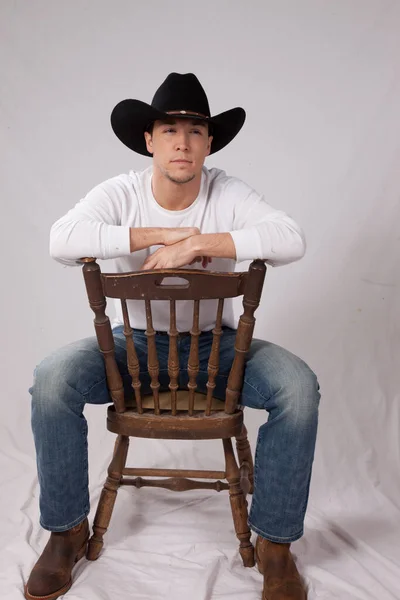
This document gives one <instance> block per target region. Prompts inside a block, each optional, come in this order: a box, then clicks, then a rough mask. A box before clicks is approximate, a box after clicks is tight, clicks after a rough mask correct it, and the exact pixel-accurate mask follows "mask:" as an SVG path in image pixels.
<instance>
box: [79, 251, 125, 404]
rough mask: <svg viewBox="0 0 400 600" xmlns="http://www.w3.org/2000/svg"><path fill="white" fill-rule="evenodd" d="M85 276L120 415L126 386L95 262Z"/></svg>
mask: <svg viewBox="0 0 400 600" xmlns="http://www.w3.org/2000/svg"><path fill="white" fill-rule="evenodd" d="M83 276H84V280H85V285H86V291H87V294H88V298H89V304H90V308H91V309H92V310H93V312H94V314H95V318H94V327H95V330H96V336H97V341H98V343H99V348H100V352H101V353H102V355H103V357H104V362H105V367H106V377H107V386H108V389H109V391H110V396H111V398H112V401H113V402H114V406H115V410H116V411H117V412H118V413H122V412H123V411H124V408H125V407H124V386H123V383H122V377H121V375H120V372H119V369H118V365H117V362H116V360H115V345H114V338H113V334H112V329H111V325H110V319H109V318H108V317H107V315H106V312H105V309H106V305H107V303H106V299H105V297H104V294H103V290H102V281H101V274H100V267H99V265H98V264H97V263H96V262H95V261H94V260H90V262H87V263H86V264H85V265H84V267H83Z"/></svg>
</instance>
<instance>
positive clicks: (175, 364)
mask: <svg viewBox="0 0 400 600" xmlns="http://www.w3.org/2000/svg"><path fill="white" fill-rule="evenodd" d="M168 333H169V352H168V375H169V385H168V387H169V389H170V391H171V413H172V414H173V415H176V400H177V390H178V380H179V357H178V330H177V328H176V302H175V300H171V301H170V330H169V332H168Z"/></svg>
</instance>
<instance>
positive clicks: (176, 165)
mask: <svg viewBox="0 0 400 600" xmlns="http://www.w3.org/2000/svg"><path fill="white" fill-rule="evenodd" d="M144 135H145V139H146V146H147V150H148V151H149V152H150V153H151V154H152V155H153V166H154V168H156V169H158V170H159V171H160V172H161V174H162V175H164V177H166V178H167V179H169V180H170V181H173V182H174V183H178V184H183V183H188V182H189V181H193V179H195V178H196V177H200V174H201V170H202V167H203V164H204V160H205V158H206V156H208V155H209V154H210V149H211V141H212V136H210V135H208V125H207V123H206V122H203V121H196V120H193V121H192V120H190V119H179V118H178V119H175V118H173V119H168V120H166V121H155V122H154V126H153V132H152V133H149V132H147V131H146V132H145V134H144Z"/></svg>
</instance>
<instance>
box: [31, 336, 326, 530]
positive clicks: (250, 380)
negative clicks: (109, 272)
mask: <svg viewBox="0 0 400 600" xmlns="http://www.w3.org/2000/svg"><path fill="white" fill-rule="evenodd" d="M113 333H114V339H115V352H116V359H117V362H118V366H119V369H120V372H121V375H122V376H123V380H124V385H125V386H126V391H127V393H128V392H129V391H130V389H131V388H130V376H129V373H128V369H127V364H126V344H125V337H124V335H123V332H122V327H118V328H115V329H114V332H113ZM235 334H236V332H235V330H233V329H229V328H224V334H223V336H222V339H221V355H220V372H219V375H218V379H217V382H216V383H217V386H216V388H215V395H216V396H217V397H219V398H221V399H224V391H225V387H226V382H227V376H228V373H229V369H230V366H231V363H232V359H233V352H234V337H235ZM134 339H135V345H136V349H137V354H138V358H139V361H140V366H141V379H142V381H143V386H144V391H149V392H150V386H149V383H150V381H149V376H148V373H147V340H146V336H145V335H144V332H143V331H140V330H136V331H135V334H134ZM211 340H212V334H211V332H205V333H202V334H201V336H200V339H199V355H200V372H199V377H198V390H199V391H204V392H205V391H206V382H207V361H208V354H209V351H210V347H211ZM156 342H157V351H158V358H159V363H160V383H161V386H162V388H165V389H168V387H167V386H168V382H169V378H168V370H167V361H168V342H169V338H168V336H166V335H161V334H157V335H156ZM189 347H190V337H181V338H179V357H180V367H181V379H180V382H179V383H180V385H181V386H182V387H185V385H186V384H187V374H186V373H184V369H185V368H186V367H187V362H188V356H189ZM34 379H35V380H34V383H33V386H32V388H30V393H31V394H32V430H33V434H34V439H35V445H36V454H37V468H38V476H39V484H40V513H41V518H40V523H41V525H42V527H43V528H44V529H47V530H49V531H65V530H67V529H70V528H71V527H74V526H75V525H77V524H78V523H80V522H81V521H83V520H84V518H85V517H86V516H87V515H88V513H89V492H88V456H87V422H86V419H85V417H84V416H83V409H84V407H85V404H86V403H87V402H89V403H90V404H107V403H109V402H110V401H111V399H110V396H109V393H108V390H107V386H106V378H105V369H104V362H103V357H102V356H101V354H100V351H99V349H98V345H97V340H96V338H95V337H90V338H86V339H83V340H80V341H77V342H74V343H72V344H69V345H67V346H65V347H63V348H60V349H59V350H57V351H56V352H54V353H52V354H51V355H50V356H48V357H47V358H45V359H44V360H43V361H42V362H41V363H40V365H39V366H38V367H37V368H36V370H35V378H34ZM146 387H147V388H148V390H146V389H145V388H146ZM318 388H319V386H318V382H317V379H316V377H315V375H314V373H313V372H312V371H311V370H310V369H309V367H308V366H307V365H306V364H305V363H304V362H303V361H302V360H301V359H299V358H297V357H296V356H294V355H293V354H291V353H290V352H288V351H287V350H284V349H283V348H280V347H279V346H276V345H275V344H271V343H270V342H266V341H262V340H257V339H255V340H253V342H252V345H251V350H250V353H249V355H248V360H247V363H246V368H245V377H244V385H243V391H242V396H241V402H242V404H243V405H244V406H248V407H251V408H258V409H264V410H266V411H268V413H269V416H268V420H267V422H265V423H264V424H263V425H262V426H261V427H260V429H259V433H258V439H257V448H256V454H255V465H254V495H253V500H252V504H251V511H250V516H249V525H250V527H251V529H253V530H254V531H256V532H257V533H258V534H260V535H261V536H263V537H265V538H267V539H269V540H271V541H275V542H292V541H294V540H297V539H298V538H300V537H301V536H302V534H303V522H304V515H305V511H306V507H307V501H308V493H309V485H310V477H311V468H312V463H313V458H314V447H315V438H316V433H317V423H318V404H319V398H320V395H319V392H318Z"/></svg>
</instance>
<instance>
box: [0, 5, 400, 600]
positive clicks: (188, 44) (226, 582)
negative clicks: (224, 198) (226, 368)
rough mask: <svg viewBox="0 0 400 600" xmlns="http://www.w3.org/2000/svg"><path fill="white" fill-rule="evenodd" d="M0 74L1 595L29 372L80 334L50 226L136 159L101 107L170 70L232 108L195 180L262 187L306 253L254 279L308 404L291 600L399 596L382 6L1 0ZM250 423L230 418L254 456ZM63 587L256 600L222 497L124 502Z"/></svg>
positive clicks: (24, 501) (393, 237) (96, 431)
mask: <svg viewBox="0 0 400 600" xmlns="http://www.w3.org/2000/svg"><path fill="white" fill-rule="evenodd" d="M0 66H1V72H0V73H1V74H0V108H1V121H0V127H1V137H0V139H1V150H2V152H1V160H0V174H1V184H0V185H1V196H0V197H1V214H2V218H1V235H0V243H1V257H2V261H1V267H2V277H1V282H2V289H1V331H2V351H1V361H0V364H1V384H2V385H1V389H2V393H1V400H2V418H1V424H0V431H1V446H0V460H1V467H2V470H1V486H2V493H1V499H0V507H1V511H0V512H1V527H0V532H1V533H0V548H1V550H0V564H1V567H0V570H1V571H0V577H1V581H2V583H1V591H2V596H3V598H7V600H17V599H18V600H19V599H21V598H22V582H23V580H24V579H25V578H26V577H27V576H28V575H29V572H30V569H31V567H32V565H33V563H34V561H35V560H36V558H37V556H38V554H40V552H41V550H42V548H43V546H44V544H45V541H46V539H47V536H48V534H47V533H46V532H43V531H42V530H41V529H40V527H39V525H38V486H37V478H36V469H35V455H34V448H33V441H32V437H31V432H30V422H29V421H30V396H29V394H28V392H27V389H28V387H29V385H30V383H31V373H32V370H33V368H34V366H35V364H36V363H37V362H39V361H40V360H41V359H42V358H43V357H44V356H45V355H46V354H47V353H49V352H50V351H51V350H53V349H55V348H56V347H58V346H60V345H63V344H65V343H67V342H69V341H71V340H73V339H77V338H80V337H84V336H86V335H91V334H92V331H93V330H92V315H91V312H90V311H89V308H88V306H87V301H86V297H85V292H84V288H83V281H82V276H81V273H80V270H79V269H68V268H63V267H62V266H60V265H59V264H57V263H55V262H52V260H51V259H50V258H49V256H48V232H49V228H50V225H51V224H52V222H53V221H54V220H56V219H57V218H58V217H59V216H61V215H62V214H64V213H65V212H66V211H67V210H68V209H69V208H70V207H72V206H73V205H74V204H75V202H77V201H78V200H79V199H80V198H81V197H82V196H83V195H84V194H85V193H86V192H87V191H88V190H89V189H90V188H91V187H93V186H94V185H95V184H97V183H99V182H100V181H103V180H104V179H106V178H108V177H111V176H113V175H116V174H119V173H122V172H127V171H128V170H129V169H131V168H134V169H140V168H142V167H145V166H147V165H148V164H149V162H148V159H146V158H144V157H139V156H136V155H134V154H133V153H132V152H130V151H129V150H128V149H127V148H125V147H124V146H123V145H122V144H121V143H120V142H119V141H118V140H117V138H116V137H115V136H114V134H113V132H112V130H111V127H110V125H109V115H110V112H111V110H112V108H113V106H114V105H115V104H116V103H117V102H118V101H119V100H121V99H123V98H139V99H142V100H145V101H148V102H150V100H151V98H152V95H153V93H154V91H155V89H156V88H157V87H158V85H159V84H160V83H161V82H162V81H163V79H164V78H165V77H166V75H167V74H168V73H169V72H171V71H178V72H182V73H184V72H189V71H191V72H195V73H196V74H197V76H198V77H199V79H200V80H201V82H202V83H203V85H204V87H205V88H206V91H207V93H208V95H209V99H210V104H211V111H212V113H213V114H216V113H218V112H220V111H223V110H226V109H228V108H231V107H233V106H237V105H240V106H243V107H245V109H246V110H247V114H248V118H247V122H246V125H245V127H244V129H243V131H242V132H241V133H240V135H239V136H238V138H237V139H236V140H235V141H234V142H233V143H232V144H231V145H229V147H227V148H226V149H225V150H223V151H222V152H220V153H218V154H216V155H215V156H213V157H211V158H210V159H209V161H208V163H207V164H208V166H218V167H220V168H223V169H225V170H226V171H227V172H228V173H229V174H232V175H236V176H239V177H241V178H242V179H244V180H245V181H247V182H248V183H249V184H250V185H252V186H253V187H255V188H256V189H257V190H259V191H261V192H264V193H265V194H266V196H267V198H268V199H269V200H270V202H271V204H272V205H274V206H276V207H277V208H282V209H283V210H285V211H287V212H288V213H289V214H291V215H292V216H293V217H294V218H295V219H296V220H297V221H298V222H299V223H300V224H301V225H302V226H303V228H304V229H305V232H306V235H307V239H308V252H307V254H306V257H305V258H304V259H303V260H302V261H301V262H299V263H296V264H293V265H290V266H287V267H283V268H281V269H276V270H273V269H269V271H268V274H267V280H266V286H265V294H264V299H263V304H262V307H261V308H260V309H259V311H258V314H257V317H258V321H257V335H258V336H259V337H263V338H266V339H270V340H272V341H274V342H276V343H279V344H281V345H283V346H285V347H287V348H288V349H290V350H291V351H293V352H295V353H297V354H299V355H300V356H302V357H303V358H304V359H305V360H306V361H307V362H308V363H309V364H310V366H311V367H312V368H313V369H314V370H315V371H316V373H317V374H318V376H319V380H320V383H321V388H322V393H323V398H322V402H321V411H320V428H319V436H318V444H317V453H316V459H315V466H314V473H313V480H312V488H311V497H310V503H309V510H308V515H307V521H306V533H305V536H304V537H303V538H302V539H301V540H300V541H298V542H296V543H295V544H294V545H293V550H294V553H295V554H296V556H297V557H298V563H299V566H300V569H301V570H302V572H303V574H304V576H305V578H306V581H307V583H308V586H309V598H310V599H311V600H312V599H315V598H321V599H322V598H323V599H340V600H348V599H360V600H370V599H371V600H372V599H376V598H379V599H380V600H391V599H399V598H400V546H399V535H400V525H399V523H400V445H399V421H400V418H399V416H400V415H399V412H400V411H399V400H400V375H399V373H400V369H399V349H400V319H399V314H400V285H399V283H400V277H399V267H398V265H399V257H400V251H399V250H400V248H399V246H400V227H399V217H400V202H399V194H400V171H399V166H398V165H399V159H400V141H399V140H400V109H399V107H400V79H399V75H400V2H398V1H396V0H363V1H362V0H331V1H329V0H302V2H298V1H297V0H263V1H261V0H259V1H255V0H253V1H251V0H250V1H249V2H241V1H239V0H231V1H228V0H214V1H211V0H203V2H201V3H199V2H196V3H195V2H190V1H189V2H186V3H182V2H176V1H174V0H170V1H169V2H163V1H162V0H147V1H146V2H138V1H133V0H131V1H129V0H114V1H113V2H111V1H110V2H107V1H106V0H101V1H95V0H70V1H69V2H61V1H55V0H53V1H52V0H32V1H29V2H28V1H27V0H26V1H25V2H24V1H23V0H2V2H1V5H0ZM240 266H241V267H242V266H243V267H246V266H247V265H240ZM87 417H88V420H89V426H90V440H89V443H90V482H91V487H90V489H91V496H92V506H95V505H96V502H97V499H98V495H99V491H100V486H101V484H102V482H103V478H104V474H105V467H106V465H107V463H108V461H109V458H110V453H111V450H112V441H113V436H111V434H108V433H106V432H105V431H104V429H105V411H104V408H98V407H97V408H94V407H90V408H89V409H88V411H87ZM263 419H264V415H262V414H259V413H257V412H252V411H249V410H248V411H247V413H246V420H247V423H248V426H249V430H250V435H251V441H252V445H253V448H254V442H255V439H256V432H257V428H258V426H259V425H260V424H261V422H262V421H263ZM131 448H132V449H131V452H130V463H131V464H132V463H133V461H134V460H135V461H136V464H138V465H142V464H143V465H144V464H147V465H149V463H150V464H152V465H155V464H159V465H160V464H161V465H167V464H168V465H169V466H171V467H173V466H174V465H178V464H187V465H193V466H194V467H195V465H201V466H202V465H205V464H208V465H209V466H210V468H219V467H220V466H222V462H221V460H222V455H221V454H220V449H219V446H218V445H215V444H214V443H213V442H207V443H203V445H201V444H200V446H199V445H197V446H194V445H193V444H191V443H180V444H179V445H178V444H176V443H175V444H172V443H169V444H165V443H159V442H142V441H136V442H134V443H133V444H132V445H131ZM92 517H93V511H92V513H91V519H92ZM75 578H76V581H75V584H74V586H73V588H72V589H71V591H70V592H69V594H68V596H67V597H68V598H70V599H71V600H83V599H90V600H92V599H93V600H94V599H104V600H106V599H111V598H112V599H113V600H114V599H115V600H117V599H122V598H123V599H125V598H127V597H130V598H137V599H143V600H147V599H150V598H151V599H152V600H157V599H169V598H171V599H172V598H174V599H176V600H180V599H183V598H187V597H188V596H189V595H190V597H191V598H192V600H214V599H217V598H243V599H246V600H255V599H259V598H260V595H261V585H262V578H261V575H259V574H258V573H257V572H256V570H255V569H244V568H243V567H242V566H241V563H240V560H239V558H238V555H237V545H236V538H235V536H234V533H233V527H232V523H231V517H230V514H229V504H228V498H227V496H225V495H223V494H211V493H210V494H209V493H204V494H201V493H198V492H189V493H187V494H185V495H184V494H181V495H173V494H172V493H171V492H168V491H163V490H147V489H145V490H140V491H137V490H132V489H129V488H125V489H123V490H121V491H120V493H119V496H118V499H117V503H116V508H115V511H114V515H113V520H112V523H111V529H110V530H109V532H108V533H107V536H106V547H105V550H104V553H103V554H102V556H101V558H100V559H99V560H98V561H97V562H96V563H88V562H86V561H81V563H79V566H78V568H77V570H76V573H75Z"/></svg>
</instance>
